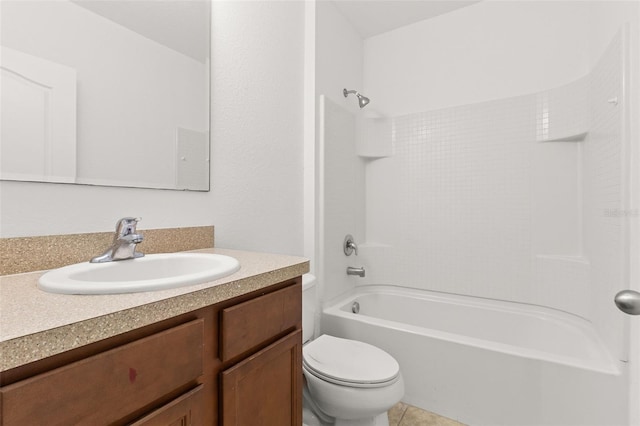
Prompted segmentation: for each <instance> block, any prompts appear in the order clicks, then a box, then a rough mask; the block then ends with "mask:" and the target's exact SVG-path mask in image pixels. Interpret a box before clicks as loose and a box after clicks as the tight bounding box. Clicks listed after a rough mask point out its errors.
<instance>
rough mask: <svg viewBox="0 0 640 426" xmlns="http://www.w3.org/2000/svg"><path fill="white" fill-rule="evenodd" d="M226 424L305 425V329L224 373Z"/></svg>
mask: <svg viewBox="0 0 640 426" xmlns="http://www.w3.org/2000/svg"><path fill="white" fill-rule="evenodd" d="M221 424H222V425H223V426H286V425H291V426H300V424H302V331H301V330H297V331H295V332H293V333H291V334H289V335H287V336H285V337H283V338H282V339H280V340H278V341H277V342H275V343H273V344H272V345H270V346H267V347H266V348H265V349H263V350H261V351H260V352H258V353H256V354H254V355H252V356H250V357H249V358H247V359H245V360H244V361H242V362H240V363H238V364H236V365H235V366H233V367H231V368H229V369H227V370H225V371H224V372H223V373H222V422H221Z"/></svg>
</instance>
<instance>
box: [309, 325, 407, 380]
mask: <svg viewBox="0 0 640 426" xmlns="http://www.w3.org/2000/svg"><path fill="white" fill-rule="evenodd" d="M302 364H303V367H304V368H305V369H306V370H307V371H308V372H309V373H310V374H313V375H314V376H316V377H318V378H320V379H322V380H325V381H327V382H330V383H334V384H337V385H342V386H349V387H362V388H377V387H384V386H389V385H391V384H393V383H395V382H396V381H397V380H398V377H399V375H400V366H399V365H398V362H397V361H396V360H395V359H394V358H393V357H392V356H391V355H389V354H388V353H386V352H385V351H383V350H382V349H380V348H377V347H375V346H373V345H369V344H367V343H364V342H359V341H357V340H349V339H341V338H339V337H334V336H328V335H326V334H325V335H322V336H320V337H318V338H317V339H315V340H313V341H312V342H309V343H308V344H306V345H305V346H304V347H303V349H302Z"/></svg>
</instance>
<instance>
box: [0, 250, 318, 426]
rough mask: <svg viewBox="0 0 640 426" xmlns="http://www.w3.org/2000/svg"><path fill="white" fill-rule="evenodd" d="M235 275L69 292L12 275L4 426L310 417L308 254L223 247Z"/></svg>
mask: <svg viewBox="0 0 640 426" xmlns="http://www.w3.org/2000/svg"><path fill="white" fill-rule="evenodd" d="M194 252H201V253H217V254H223V255H228V256H233V257H235V258H236V259H238V260H239V262H240V264H241V265H242V266H241V269H240V270H239V271H237V272H235V273H234V274H232V275H229V276H227V277H225V278H222V279H219V280H216V281H213V282H209V283H204V284H199V285H194V286H189V287H182V288H176V289H170V290H162V291H156V292H143V293H132V294H116V295H95V296H94V295H92V296H85V295H82V296H80V295H60V294H50V293H45V292H43V291H41V290H38V289H37V288H36V283H37V280H38V278H39V276H40V275H42V272H32V273H25V274H16V275H5V276H3V277H2V283H1V286H0V295H1V296H2V300H1V302H0V308H1V309H2V310H1V311H0V320H1V321H2V322H1V325H0V334H1V338H2V339H1V341H0V363H1V365H0V367H1V369H0V371H1V372H0V385H1V387H0V410H1V413H2V417H1V425H2V426H10V425H26V424H29V425H32V424H33V425H36V424H47V425H71V424H85V425H88V424H90V425H101V424H116V425H124V424H131V425H172V426H173V425H185V426H186V425H260V424H264V425H295V426H299V425H300V424H301V423H302V371H301V368H302V361H301V355H302V337H301V334H302V332H301V315H302V312H301V310H302V308H301V303H302V299H301V295H302V289H301V275H302V274H304V273H306V272H307V271H308V269H309V264H308V261H307V260H306V259H302V258H298V257H292V256H281V255H273V254H265V253H253V252H244V251H236V250H224V249H218V248H212V249H201V250H194Z"/></svg>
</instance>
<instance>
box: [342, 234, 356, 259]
mask: <svg viewBox="0 0 640 426" xmlns="http://www.w3.org/2000/svg"><path fill="white" fill-rule="evenodd" d="M342 250H343V251H344V254H345V255H346V256H351V253H354V252H355V254H356V256H357V255H358V245H357V244H356V241H355V240H354V239H353V236H351V234H348V235H347V236H346V237H344V242H343V243H342Z"/></svg>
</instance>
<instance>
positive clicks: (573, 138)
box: [538, 132, 589, 143]
mask: <svg viewBox="0 0 640 426" xmlns="http://www.w3.org/2000/svg"><path fill="white" fill-rule="evenodd" d="M588 134H589V132H580V133H573V134H568V135H566V136H557V137H553V138H549V139H541V138H538V142H543V143H544V142H583V141H584V140H585V139H586V138H587V135H588Z"/></svg>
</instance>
